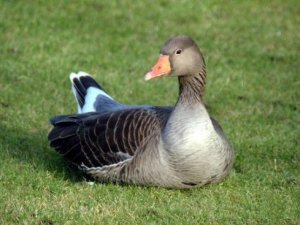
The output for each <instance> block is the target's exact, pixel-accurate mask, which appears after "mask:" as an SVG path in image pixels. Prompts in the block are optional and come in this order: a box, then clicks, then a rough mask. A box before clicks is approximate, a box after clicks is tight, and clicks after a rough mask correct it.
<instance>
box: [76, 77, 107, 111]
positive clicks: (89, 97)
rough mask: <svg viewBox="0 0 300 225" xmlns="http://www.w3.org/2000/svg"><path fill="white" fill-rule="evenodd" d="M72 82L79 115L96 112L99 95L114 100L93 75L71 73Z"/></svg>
mask: <svg viewBox="0 0 300 225" xmlns="http://www.w3.org/2000/svg"><path fill="white" fill-rule="evenodd" d="M70 80H71V83H72V90H73V93H74V95H75V98H76V101H77V106H78V113H86V112H95V111H96V107H95V105H96V101H97V97H98V96H99V95H100V96H104V97H106V98H109V99H112V98H111V97H110V96H109V95H108V94H106V93H105V91H104V90H103V88H102V87H101V86H100V85H99V84H98V83H97V82H96V81H95V80H94V79H93V78H92V77H91V75H89V74H87V73H85V72H79V73H71V74H70Z"/></svg>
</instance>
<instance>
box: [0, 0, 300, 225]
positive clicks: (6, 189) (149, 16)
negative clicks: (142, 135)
mask: <svg viewBox="0 0 300 225" xmlns="http://www.w3.org/2000/svg"><path fill="white" fill-rule="evenodd" d="M299 24H300V2H299V1H297V0H294V1H293V0H288V1H282V0H272V1H260V0H253V1H209V0H204V1H175V0H172V1H166V0H154V1H149V2H147V3H146V2H143V1H135V2H133V1H129V0H124V1H116V0H110V1H106V0H105V1H96V0H85V1H54V0H50V1H29V0H28V1H8V0H0V224H39V225H52V224H300V100H299V99H300V91H299V90H300V42H299V40H300V30H299ZM176 34H187V35H190V36H191V37H193V38H194V39H195V41H196V42H197V43H198V44H199V46H200V47H201V49H202V51H203V53H204V55H205V59H206V63H207V72H208V75H207V77H208V85H207V88H206V93H205V102H206V104H207V106H208V109H209V112H210V114H211V115H212V116H214V117H215V118H216V119H217V120H218V121H219V122H220V123H221V125H222V126H223V129H224V130H225V133H226V134H227V136H228V137H229V139H230V140H231V142H232V145H233V146H234V149H235V165H234V168H233V170H232V172H231V174H230V176H229V177H228V178H227V179H226V180H225V181H224V182H223V183H221V184H218V185H212V186H207V187H204V188H198V189H193V190H186V191H182V190H172V189H163V188H156V187H139V186H121V185H114V184H97V183H96V184H94V185H90V184H89V183H87V182H85V180H84V178H83V177H82V176H81V175H80V174H76V173H74V172H72V171H70V169H68V167H67V166H66V164H65V163H64V162H63V160H62V159H61V157H60V156H59V155H58V154H57V153H56V152H55V151H54V150H52V149H51V148H50V147H49V145H48V141H47V134H48V132H49V130H50V129H51V126H50V124H49V123H48V119H49V118H50V117H51V116H53V115H57V114H69V113H74V112H76V105H75V100H74V97H73V95H72V92H71V89H70V82H69V78H68V74H69V73H70V72H72V71H80V70H82V71H86V72H89V73H91V74H93V75H94V76H95V78H96V80H97V81H99V83H100V84H102V85H103V87H104V88H105V89H106V90H107V91H108V92H109V94H111V95H112V96H113V97H114V98H115V99H117V100H119V101H120V102H124V103H128V104H155V105H172V104H174V103H175V101H176V98H177V93H178V85H177V80H176V79H171V78H170V79H168V78H165V79H157V80H153V81H149V82H145V81H144V78H143V77H144V74H145V73H146V72H147V71H148V70H149V69H150V68H151V66H152V65H153V64H154V63H155V61H156V59H157V56H158V53H159V48H160V46H161V45H162V44H163V43H164V41H165V40H166V39H168V38H169V37H171V36H173V35H176Z"/></svg>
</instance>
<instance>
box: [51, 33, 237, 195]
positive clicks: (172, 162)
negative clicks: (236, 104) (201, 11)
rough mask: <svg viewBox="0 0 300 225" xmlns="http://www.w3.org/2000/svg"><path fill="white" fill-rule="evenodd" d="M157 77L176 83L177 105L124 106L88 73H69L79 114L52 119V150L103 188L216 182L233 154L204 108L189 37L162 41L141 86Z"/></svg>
mask: <svg viewBox="0 0 300 225" xmlns="http://www.w3.org/2000/svg"><path fill="white" fill-rule="evenodd" d="M157 77H178V82H179V96H178V99H177V103H176V104H175V106H149V105H142V106H134V105H132V106H129V105H125V104H122V103H119V102H117V101H115V100H114V99H113V98H112V97H111V96H109V95H108V94H107V93H106V92H105V91H104V89H103V88H102V87H101V86H100V85H99V84H98V83H97V82H96V81H95V80H94V79H93V78H92V76H91V75H89V74H87V73H85V72H79V73H72V74H71V75H70V80H71V83H72V90H73V92H74V95H75V98H76V100H77V104H78V114H74V115H61V116H56V117H53V118H51V119H50V122H51V124H52V125H53V128H52V130H51V131H50V133H49V136H48V139H49V141H50V146H51V147H53V148H54V149H55V150H56V151H57V152H58V153H60V154H61V155H62V157H63V158H64V159H65V160H66V161H68V162H69V163H70V164H71V165H75V166H76V167H78V168H80V169H81V170H82V171H83V172H84V173H85V174H87V175H88V176H90V177H92V178H93V179H94V180H95V181H98V182H102V183H103V182H112V183H121V184H133V185H144V186H159V187H165V188H179V189H188V188H194V187H200V186H204V185H208V184H213V183H218V182H221V181H222V180H224V178H225V177H226V176H227V175H228V174H229V172H230V170H231V168H232V166H233V161H234V153H233V148H232V146H231V144H230V143H229V141H228V139H227V138H226V136H225V134H224V133H223V130H222V128H221V126H220V125H219V123H218V122H217V121H216V120H215V119H213V118H212V117H210V115H209V113H208V111H207V109H206V107H205V105H204V103H203V94H204V87H205V80H206V68H205V62H204V58H203V55H202V53H201V51H200V49H199V48H198V46H197V44H196V43H195V42H194V41H193V39H192V38H191V37H188V36H175V37H173V38H170V39H169V40H167V41H166V42H165V44H164V45H163V47H162V48H161V51H160V56H159V59H158V61H157V63H156V64H155V65H154V66H153V68H152V69H151V70H150V71H149V72H148V73H147V74H146V75H145V80H151V79H154V78H157Z"/></svg>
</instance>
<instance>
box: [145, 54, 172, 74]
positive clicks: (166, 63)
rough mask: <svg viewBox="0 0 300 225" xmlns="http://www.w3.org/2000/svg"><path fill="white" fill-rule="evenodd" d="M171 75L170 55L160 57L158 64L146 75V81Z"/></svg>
mask: <svg viewBox="0 0 300 225" xmlns="http://www.w3.org/2000/svg"><path fill="white" fill-rule="evenodd" d="M170 73H171V65H170V60H169V56H168V55H160V57H159V59H158V61H157V63H156V64H155V65H154V66H153V67H152V69H151V71H149V72H148V73H147V74H146V75H145V80H150V79H153V78H156V77H160V76H163V75H169V74H170Z"/></svg>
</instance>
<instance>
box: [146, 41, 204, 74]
mask: <svg viewBox="0 0 300 225" xmlns="http://www.w3.org/2000/svg"><path fill="white" fill-rule="evenodd" d="M199 73H202V75H204V76H205V62H204V59H203V56H202V53H201V51H200V50H199V48H198V46H197V44H196V43H195V42H194V41H193V39H192V38H190V37H188V36H176V37H173V38H171V39H169V40H168V41H167V42H166V43H165V44H164V45H163V47H162V48H161V51H160V57H159V59H158V61H157V63H156V64H155V65H154V67H153V68H152V70H151V71H149V72H148V73H147V74H146V76H145V79H146V80H150V79H152V78H156V77H160V76H188V75H192V76H193V75H198V74H199Z"/></svg>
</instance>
